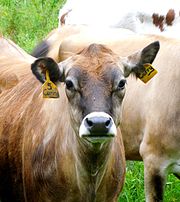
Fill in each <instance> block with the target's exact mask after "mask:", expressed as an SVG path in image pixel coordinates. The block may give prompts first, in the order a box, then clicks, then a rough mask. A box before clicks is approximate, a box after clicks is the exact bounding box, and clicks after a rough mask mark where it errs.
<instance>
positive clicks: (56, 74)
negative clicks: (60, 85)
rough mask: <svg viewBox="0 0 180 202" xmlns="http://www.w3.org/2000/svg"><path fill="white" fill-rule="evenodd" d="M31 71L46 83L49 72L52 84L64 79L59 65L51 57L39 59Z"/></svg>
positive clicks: (32, 65)
mask: <svg viewBox="0 0 180 202" xmlns="http://www.w3.org/2000/svg"><path fill="white" fill-rule="evenodd" d="M31 70H32V72H33V74H34V75H35V76H36V78H37V79H38V80H39V81H40V82H42V83H44V82H45V80H46V71H47V70H48V72H49V77H50V80H51V81H52V82H54V83H55V82H58V81H61V79H62V76H63V75H62V74H63V73H62V72H61V71H60V68H59V65H58V64H57V63H56V62H55V61H54V60H53V59H52V58H49V57H44V58H38V59H37V60H35V61H34V63H33V64H31Z"/></svg>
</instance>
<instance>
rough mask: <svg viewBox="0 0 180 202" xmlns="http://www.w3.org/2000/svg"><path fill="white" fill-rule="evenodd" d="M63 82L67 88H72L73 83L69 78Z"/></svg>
mask: <svg viewBox="0 0 180 202" xmlns="http://www.w3.org/2000/svg"><path fill="white" fill-rule="evenodd" d="M65 84H66V88H67V89H68V90H74V84H73V82H72V81H71V80H66V81H65Z"/></svg>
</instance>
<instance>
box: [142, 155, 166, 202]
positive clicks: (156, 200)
mask: <svg viewBox="0 0 180 202" xmlns="http://www.w3.org/2000/svg"><path fill="white" fill-rule="evenodd" d="M158 160H159V158H157V157H155V156H153V155H152V156H151V157H147V158H145V159H144V184H145V194H146V202H162V201H163V193H164V188H165V183H166V174H165V172H164V171H163V170H161V166H162V164H161V163H160V161H159V162H158Z"/></svg>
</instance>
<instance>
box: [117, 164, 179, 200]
mask: <svg viewBox="0 0 180 202" xmlns="http://www.w3.org/2000/svg"><path fill="white" fill-rule="evenodd" d="M143 170H144V166H143V163H142V162H133V161H131V162H127V170H126V180H125V185H124V187H123V192H122V193H121V195H120V197H119V202H145V196H144V176H143V175H144V174H143ZM164 202H180V180H179V179H177V178H176V177H175V176H174V175H172V174H171V175H169V176H168V179H167V183H166V188H165V196H164Z"/></svg>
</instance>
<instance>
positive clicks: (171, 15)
mask: <svg viewBox="0 0 180 202" xmlns="http://www.w3.org/2000/svg"><path fill="white" fill-rule="evenodd" d="M174 19H175V12H174V10H173V9H169V11H168V12H167V14H166V24H167V25H169V26H171V25H172V24H173V21H174Z"/></svg>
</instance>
